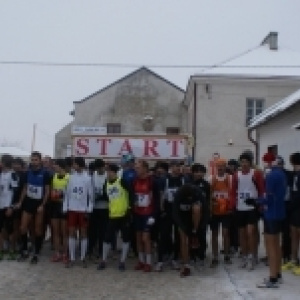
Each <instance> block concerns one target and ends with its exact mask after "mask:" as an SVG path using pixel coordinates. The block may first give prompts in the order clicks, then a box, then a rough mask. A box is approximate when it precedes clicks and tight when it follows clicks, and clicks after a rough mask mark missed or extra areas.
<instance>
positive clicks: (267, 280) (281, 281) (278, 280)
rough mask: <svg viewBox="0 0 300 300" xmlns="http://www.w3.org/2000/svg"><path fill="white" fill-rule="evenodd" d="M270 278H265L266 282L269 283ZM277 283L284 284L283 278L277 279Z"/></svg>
mask: <svg viewBox="0 0 300 300" xmlns="http://www.w3.org/2000/svg"><path fill="white" fill-rule="evenodd" d="M269 281H270V278H264V282H269ZM277 283H278V284H283V279H282V277H277Z"/></svg>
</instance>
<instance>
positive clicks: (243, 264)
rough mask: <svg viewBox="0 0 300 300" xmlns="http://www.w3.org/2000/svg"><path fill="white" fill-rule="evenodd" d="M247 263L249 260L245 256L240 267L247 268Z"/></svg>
mask: <svg viewBox="0 0 300 300" xmlns="http://www.w3.org/2000/svg"><path fill="white" fill-rule="evenodd" d="M247 264H248V261H247V258H246V257H243V258H242V262H241V264H240V268H241V269H245V268H246V267H247Z"/></svg>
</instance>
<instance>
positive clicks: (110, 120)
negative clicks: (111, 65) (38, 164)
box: [55, 68, 186, 157]
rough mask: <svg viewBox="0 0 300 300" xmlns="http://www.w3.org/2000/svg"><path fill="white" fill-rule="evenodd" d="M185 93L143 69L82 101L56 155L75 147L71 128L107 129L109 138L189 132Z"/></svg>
mask: <svg viewBox="0 0 300 300" xmlns="http://www.w3.org/2000/svg"><path fill="white" fill-rule="evenodd" d="M183 98H184V91H183V90H182V89H180V88H179V87H177V86H175V85H174V84H172V83H171V82H169V81H167V80H166V79H164V78H162V77H160V76H159V75H157V74H156V73H154V72H152V71H150V70H149V69H147V68H141V69H139V70H137V71H135V72H133V73H131V74H129V75H127V76H126V77H124V78H122V79H120V80H119V81H117V82H115V83H112V84H111V85H109V86H107V87H105V88H103V89H101V90H100V91H98V92H96V93H94V94H92V95H90V96H88V97H86V98H85V99H83V100H81V101H76V102H74V111H73V115H74V120H73V122H72V124H68V125H67V126H65V127H64V128H63V129H62V130H61V131H59V132H58V133H57V134H56V137H55V156H56V157H62V156H64V155H65V153H66V149H67V146H68V145H71V144H72V141H71V131H72V126H82V127H105V128H106V131H107V135H142V136H143V135H166V134H168V135H174V134H183V133H185V132H186V127H185V124H186V120H185V118H186V114H184V108H183V105H182V101H183Z"/></svg>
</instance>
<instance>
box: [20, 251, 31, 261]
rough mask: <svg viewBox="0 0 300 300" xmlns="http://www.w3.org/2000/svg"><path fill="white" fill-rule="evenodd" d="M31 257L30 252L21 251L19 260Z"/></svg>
mask: <svg viewBox="0 0 300 300" xmlns="http://www.w3.org/2000/svg"><path fill="white" fill-rule="evenodd" d="M28 257H29V254H28V252H21V253H20V255H19V256H18V257H17V261H19V262H22V261H25V260H27V259H28Z"/></svg>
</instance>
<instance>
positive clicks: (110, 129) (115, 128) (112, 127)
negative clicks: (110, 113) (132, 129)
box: [106, 123, 121, 134]
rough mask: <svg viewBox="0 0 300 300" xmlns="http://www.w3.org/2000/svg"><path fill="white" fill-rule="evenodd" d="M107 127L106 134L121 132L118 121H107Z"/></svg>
mask: <svg viewBox="0 0 300 300" xmlns="http://www.w3.org/2000/svg"><path fill="white" fill-rule="evenodd" d="M106 127H107V134H110V133H114V134H116V133H121V124H120V123H108V124H107V125H106Z"/></svg>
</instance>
